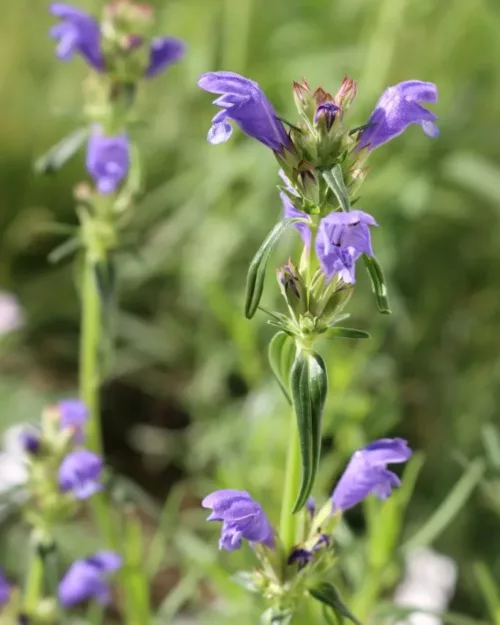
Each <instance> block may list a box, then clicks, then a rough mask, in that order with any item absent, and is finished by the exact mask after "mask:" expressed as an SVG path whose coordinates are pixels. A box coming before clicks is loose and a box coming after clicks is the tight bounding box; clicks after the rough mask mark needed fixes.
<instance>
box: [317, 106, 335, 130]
mask: <svg viewBox="0 0 500 625" xmlns="http://www.w3.org/2000/svg"><path fill="white" fill-rule="evenodd" d="M340 112H341V111H340V107H338V106H337V105H336V104H335V103H334V102H323V104H320V105H319V106H318V108H317V109H316V113H315V115H314V124H315V126H317V127H319V128H320V130H323V131H326V132H330V130H331V129H332V126H333V124H334V122H335V120H336V118H337V116H338V115H340Z"/></svg>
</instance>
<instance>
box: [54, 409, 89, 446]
mask: <svg viewBox="0 0 500 625" xmlns="http://www.w3.org/2000/svg"><path fill="white" fill-rule="evenodd" d="M58 408H59V422H60V426H61V429H62V430H72V431H73V440H74V442H75V443H76V444H77V445H82V444H83V442H84V440H85V435H84V428H85V424H86V423H87V419H88V416H89V412H88V410H87V407H86V406H85V404H84V403H83V402H82V401H80V400H79V399H64V400H63V401H60V402H59V403H58Z"/></svg>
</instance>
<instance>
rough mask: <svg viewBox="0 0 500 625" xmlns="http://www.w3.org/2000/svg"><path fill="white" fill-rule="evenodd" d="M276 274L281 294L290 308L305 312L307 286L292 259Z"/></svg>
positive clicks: (296, 312) (294, 311) (297, 311)
mask: <svg viewBox="0 0 500 625" xmlns="http://www.w3.org/2000/svg"><path fill="white" fill-rule="evenodd" d="M276 275H277V278H278V284H279V286H280V290H281V294H282V295H283V297H284V298H285V301H286V303H287V304H288V306H289V308H290V310H291V311H292V312H293V313H294V314H302V313H304V312H305V311H306V310H307V297H306V286H305V284H304V281H303V279H302V276H301V275H300V273H299V270H298V269H297V268H296V267H295V266H294V264H293V263H292V260H291V259H289V260H288V263H287V264H286V265H283V266H282V267H280V268H279V269H278V270H277V271H276Z"/></svg>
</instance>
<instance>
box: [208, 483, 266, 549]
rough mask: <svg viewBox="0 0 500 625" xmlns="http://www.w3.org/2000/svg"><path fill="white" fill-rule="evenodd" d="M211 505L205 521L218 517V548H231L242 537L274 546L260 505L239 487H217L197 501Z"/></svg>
mask: <svg viewBox="0 0 500 625" xmlns="http://www.w3.org/2000/svg"><path fill="white" fill-rule="evenodd" d="M201 505H202V506H203V507H204V508H211V509H212V514H211V515H210V516H209V517H208V518H207V521H222V532H221V537H220V540H219V549H225V550H226V551H234V550H235V549H239V548H240V547H241V542H242V539H243V538H244V539H245V540H248V541H249V542H250V543H262V544H263V545H266V546H267V547H271V548H272V547H274V530H273V528H272V526H271V524H270V523H269V521H268V519H267V517H266V515H265V513H264V511H263V510H262V506H261V505H260V504H259V503H257V502H256V501H254V500H253V499H252V498H251V497H250V495H249V494H248V493H247V492H245V491H243V490H217V491H215V492H214V493H211V494H210V495H207V497H205V499H204V500H203V501H202V502H201Z"/></svg>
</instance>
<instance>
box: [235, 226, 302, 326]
mask: <svg viewBox="0 0 500 625" xmlns="http://www.w3.org/2000/svg"><path fill="white" fill-rule="evenodd" d="M301 221H305V219H302V218H301V217H292V218H290V219H284V220H283V221H280V222H278V223H277V224H276V225H275V226H274V228H273V229H272V230H271V232H270V233H269V235H268V236H267V238H266V240H265V241H264V243H263V244H262V245H261V246H260V248H259V250H258V252H257V254H255V256H254V257H253V260H252V262H251V263H250V267H249V268H248V274H247V287H246V297H245V317H246V318H247V319H251V318H252V317H253V316H254V315H255V312H256V310H257V308H258V307H259V303H260V298H261V297H262V291H263V290H264V278H265V277H266V265H267V261H268V260H269V256H270V255H271V252H272V249H273V247H274V246H275V244H276V243H277V241H278V239H279V238H280V237H281V235H282V234H283V232H285V230H286V229H287V228H288V226H291V225H292V224H295V223H299V222H301Z"/></svg>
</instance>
